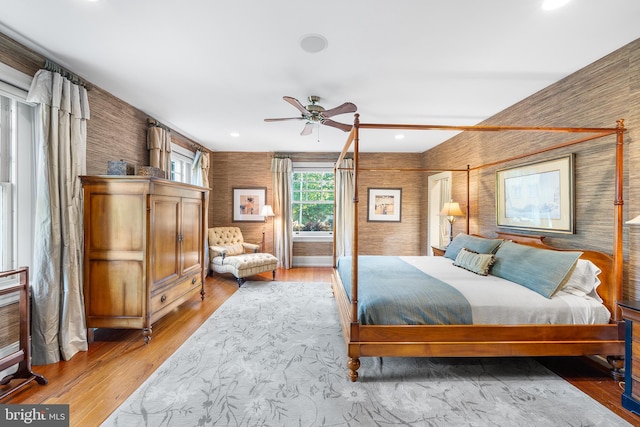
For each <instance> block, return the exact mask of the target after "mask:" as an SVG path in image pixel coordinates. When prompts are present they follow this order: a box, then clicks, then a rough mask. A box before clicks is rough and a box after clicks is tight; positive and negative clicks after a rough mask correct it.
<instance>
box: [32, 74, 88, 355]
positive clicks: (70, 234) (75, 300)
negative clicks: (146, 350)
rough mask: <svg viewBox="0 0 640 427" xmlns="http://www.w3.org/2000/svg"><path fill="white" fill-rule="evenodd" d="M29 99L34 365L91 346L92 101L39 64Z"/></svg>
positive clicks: (72, 85) (84, 90) (78, 89)
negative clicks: (87, 306) (86, 294)
mask: <svg viewBox="0 0 640 427" xmlns="http://www.w3.org/2000/svg"><path fill="white" fill-rule="evenodd" d="M27 101H28V102H33V103H35V104H36V109H37V119H36V120H37V125H36V126H37V130H36V139H37V145H38V164H37V182H36V213H35V224H36V229H35V234H34V235H35V241H34V259H33V272H32V273H31V278H32V289H33V291H32V292H33V293H32V297H33V312H32V347H33V351H32V355H33V364H34V365H43V364H48V363H55V362H58V361H60V358H62V359H64V360H69V359H70V358H71V357H73V355H74V354H76V353H77V352H79V351H86V350H87V347H88V344H87V333H86V326H85V325H86V322H85V317H84V300H83V294H82V253H83V248H82V245H83V204H82V185H81V183H80V179H79V176H80V175H84V174H86V148H87V120H89V101H88V98H87V91H86V89H85V88H84V87H82V86H79V85H76V84H73V83H72V82H71V81H70V80H68V79H67V78H65V77H63V76H62V75H61V74H59V73H54V72H51V71H47V70H39V71H38V72H37V73H36V75H35V76H34V78H33V81H32V83H31V88H30V90H29V94H28V95H27Z"/></svg>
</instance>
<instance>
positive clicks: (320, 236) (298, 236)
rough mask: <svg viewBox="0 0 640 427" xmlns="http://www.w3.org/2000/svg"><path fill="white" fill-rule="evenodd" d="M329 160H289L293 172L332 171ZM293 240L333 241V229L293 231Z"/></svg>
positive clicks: (310, 241)
mask: <svg viewBox="0 0 640 427" xmlns="http://www.w3.org/2000/svg"><path fill="white" fill-rule="evenodd" d="M333 166H334V164H333V163H331V162H291V167H292V170H293V172H319V171H320V172H322V171H326V172H332V171H333ZM293 241H294V242H306V243H312V242H313V243H325V242H333V231H294V232H293Z"/></svg>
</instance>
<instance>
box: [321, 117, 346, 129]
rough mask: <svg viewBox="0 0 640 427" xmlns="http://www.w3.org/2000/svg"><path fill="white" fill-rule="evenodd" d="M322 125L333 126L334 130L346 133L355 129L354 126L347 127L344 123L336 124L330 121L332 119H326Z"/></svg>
mask: <svg viewBox="0 0 640 427" xmlns="http://www.w3.org/2000/svg"><path fill="white" fill-rule="evenodd" d="M322 124H323V125H327V126H332V127H334V128H338V129H342V130H343V131H345V132H349V131H350V130H351V128H352V127H353V125H346V124H344V123H338V122H334V121H333V120H330V119H324V120H323V121H322Z"/></svg>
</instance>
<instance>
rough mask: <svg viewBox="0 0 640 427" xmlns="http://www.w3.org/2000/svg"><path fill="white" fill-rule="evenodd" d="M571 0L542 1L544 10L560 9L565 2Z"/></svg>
mask: <svg viewBox="0 0 640 427" xmlns="http://www.w3.org/2000/svg"><path fill="white" fill-rule="evenodd" d="M570 1H571V0H544V1H543V2H542V9H543V10H554V9H558V8H560V7H562V6H564V5H565V4H567V3H569V2H570Z"/></svg>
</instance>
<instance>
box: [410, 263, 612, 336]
mask: <svg viewBox="0 0 640 427" xmlns="http://www.w3.org/2000/svg"><path fill="white" fill-rule="evenodd" d="M399 258H401V259H402V260H404V261H405V262H407V263H409V264H411V265H413V266H415V267H417V268H419V269H420V270H422V271H424V272H425V273H427V274H429V275H431V276H433V277H436V278H438V279H440V280H442V281H443V282H446V283H448V284H449V285H451V286H453V287H455V288H456V289H458V290H459V291H460V292H461V293H462V294H463V295H464V297H465V298H466V299H467V300H468V301H469V302H470V303H471V307H472V315H473V323H474V324H494V325H497V324H500V325H516V324H519V325H522V324H606V323H609V319H610V317H611V313H610V312H609V310H608V309H607V308H606V307H605V306H604V305H602V303H601V302H599V301H598V300H596V299H595V298H593V297H591V296H576V295H572V294H569V293H566V292H563V291H559V292H558V293H556V294H555V295H554V296H553V297H552V298H551V299H548V298H545V297H543V296H542V295H540V294H538V293H536V292H534V291H532V290H529V289H527V288H525V287H524V286H520V285H518V284H516V283H513V282H510V281H508V280H505V279H502V278H500V277H496V276H492V275H490V274H489V275H488V276H480V275H477V274H475V273H472V272H470V271H467V270H464V269H462V268H459V267H456V266H454V265H453V262H452V260H451V259H449V258H445V257H438V256H401V257H399Z"/></svg>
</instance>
